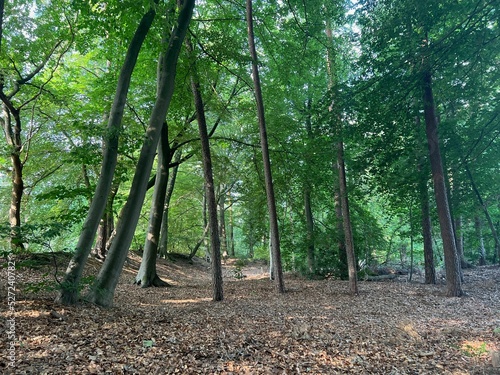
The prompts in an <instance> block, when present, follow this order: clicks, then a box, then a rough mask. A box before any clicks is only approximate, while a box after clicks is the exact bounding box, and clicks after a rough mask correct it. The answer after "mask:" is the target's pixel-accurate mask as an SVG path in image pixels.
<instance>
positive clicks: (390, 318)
mask: <svg viewBox="0 0 500 375" xmlns="http://www.w3.org/2000/svg"><path fill="white" fill-rule="evenodd" d="M196 262H198V261H196ZM196 262H195V264H188V263H186V262H180V261H179V262H175V263H172V262H170V263H169V262H167V261H165V262H163V261H162V262H160V264H159V266H158V270H159V274H160V276H162V277H163V278H164V279H165V280H166V281H169V282H171V283H172V284H174V286H173V287H170V288H163V289H159V288H148V289H141V288H138V287H136V286H134V285H132V284H131V281H132V280H133V277H134V276H135V270H136V267H137V266H138V263H137V260H136V259H131V261H130V262H129V264H127V265H126V270H125V272H124V273H123V275H122V279H121V282H120V284H119V286H118V288H117V292H116V298H115V305H114V307H113V308H111V309H106V310H104V309H100V308H98V307H96V306H93V305H88V304H82V305H80V306H77V307H65V306H61V305H57V304H54V303H53V302H52V301H53V293H50V292H43V293H38V295H33V294H27V293H26V292H23V291H21V292H18V300H19V302H18V303H17V305H16V313H15V314H16V335H17V342H16V372H15V373H17V374H23V373H26V374H69V373H74V374H87V373H88V374H101V373H115V374H134V373H135V374H171V373H182V374H197V373H202V374H230V373H233V374H245V373H247V374H275V373H276V374H299V373H304V372H307V373H312V374H346V373H352V374H498V373H500V368H494V367H493V366H492V363H491V353H493V352H496V351H499V350H500V344H499V341H500V315H499V311H500V291H499V286H500V270H499V268H498V267H480V268H476V269H472V270H466V271H465V272H466V273H465V281H466V283H465V285H464V289H465V291H466V292H467V295H466V296H465V297H463V298H447V297H445V292H446V291H445V286H444V285H437V286H429V285H423V284H420V283H416V282H415V283H407V282H404V281H402V280H392V281H387V282H360V295H359V296H357V297H351V296H349V295H348V294H347V290H348V286H347V283H346V282H343V281H335V280H323V281H310V280H305V279H302V278H300V277H296V276H292V275H287V276H286V277H285V283H286V287H287V293H286V294H284V295H278V294H276V291H275V288H274V286H273V285H272V283H271V282H270V281H269V280H268V278H267V274H265V271H266V270H265V267H263V266H261V265H249V267H248V268H252V267H253V269H252V270H251V272H250V271H248V268H245V267H243V269H242V272H243V274H245V272H246V271H248V272H249V273H248V275H249V276H248V277H247V278H243V279H235V278H234V277H232V275H234V273H231V272H229V271H231V267H233V266H234V265H232V264H228V265H226V268H225V271H228V273H227V274H226V277H225V280H224V286H225V290H224V296H225V300H224V301H222V302H217V303H215V302H212V301H211V281H210V275H209V273H208V272H209V267H208V265H207V264H204V263H203V262H202V261H199V262H201V263H196ZM95 266H96V267H97V266H98V265H95ZM261 268H262V272H260V270H261ZM42 272H44V271H43V270H38V271H27V270H18V271H17V273H18V274H19V280H21V279H23V280H24V281H23V283H25V282H27V279H30V280H33V278H35V277H42V276H41V275H42ZM21 274H23V277H21ZM2 277H3V280H5V275H4V270H2ZM20 284H22V283H21V282H20ZM19 288H22V285H19ZM2 293H4V287H3V286H2ZM5 310H6V304H5V302H4V303H2V314H3V315H5ZM2 345H3V347H2V348H1V349H2V350H3V349H4V347H5V345H6V343H5V341H3V342H2ZM2 360H3V358H2ZM4 365H5V363H4V364H3V365H1V364H0V366H4ZM4 370H5V369H4V368H0V371H4ZM4 372H5V371H4Z"/></svg>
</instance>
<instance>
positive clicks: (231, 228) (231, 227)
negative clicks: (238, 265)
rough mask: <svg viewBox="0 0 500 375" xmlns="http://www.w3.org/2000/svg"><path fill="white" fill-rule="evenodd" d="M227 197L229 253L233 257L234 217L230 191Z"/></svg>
mask: <svg viewBox="0 0 500 375" xmlns="http://www.w3.org/2000/svg"><path fill="white" fill-rule="evenodd" d="M228 197H229V255H230V256H231V257H233V258H234V257H235V256H236V254H235V251H234V217H233V204H232V200H231V192H230V191H229V192H228Z"/></svg>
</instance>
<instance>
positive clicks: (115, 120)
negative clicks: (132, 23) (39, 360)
mask: <svg viewBox="0 0 500 375" xmlns="http://www.w3.org/2000/svg"><path fill="white" fill-rule="evenodd" d="M155 14H156V12H155V10H154V7H152V8H151V9H150V10H149V11H148V12H147V13H146V14H145V15H144V16H143V17H142V20H141V22H140V23H139V26H138V27H137V30H136V31H135V34H134V36H133V38H132V40H131V42H130V45H129V47H128V51H127V54H126V56H125V61H124V63H123V66H122V69H121V71H120V76H119V77H118V83H117V86H116V93H115V98H114V101H113V105H112V107H111V111H110V115H109V120H108V127H107V133H106V134H107V135H106V137H105V140H104V141H105V145H104V158H103V161H102V165H101V172H100V174H99V180H98V182H97V186H96V190H95V193H94V197H93V199H92V203H91V205H90V208H89V211H88V213H87V217H86V219H85V222H84V224H83V228H82V231H81V232H80V237H79V239H78V243H77V245H76V251H75V253H74V255H73V258H72V259H71V261H70V262H69V265H68V268H67V270H66V275H65V276H64V280H63V282H62V289H61V292H60V295H59V297H58V299H59V301H60V302H61V303H64V304H74V303H76V302H77V300H78V286H79V283H80V279H81V277H82V273H83V268H84V266H85V263H86V261H87V258H88V256H89V254H90V251H91V249H92V243H93V241H94V237H95V234H96V230H97V227H98V226H99V222H100V220H101V218H102V216H103V214H104V210H105V209H106V202H107V200H108V195H109V192H110V190H111V184H112V182H113V175H114V172H115V168H116V164H117V158H118V138H119V135H120V132H121V123H122V118H123V112H124V109H125V103H126V100H127V93H128V89H129V86H130V79H131V77H132V72H133V70H134V67H135V64H136V62H137V57H138V55H139V51H140V50H141V47H142V43H143V42H144V39H145V38H146V35H147V34H148V31H149V29H150V27H151V24H152V23H153V20H154V17H155Z"/></svg>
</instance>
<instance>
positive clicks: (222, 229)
mask: <svg viewBox="0 0 500 375" xmlns="http://www.w3.org/2000/svg"><path fill="white" fill-rule="evenodd" d="M218 203H219V238H220V252H221V254H222V256H223V258H224V259H225V258H227V257H228V252H227V235H226V193H225V189H224V186H220V189H219V200H218Z"/></svg>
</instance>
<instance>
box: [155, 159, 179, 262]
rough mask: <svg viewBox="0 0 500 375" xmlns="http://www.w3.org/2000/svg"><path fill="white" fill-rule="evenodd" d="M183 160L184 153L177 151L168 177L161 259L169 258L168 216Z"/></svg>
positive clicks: (162, 224) (161, 235)
mask: <svg viewBox="0 0 500 375" xmlns="http://www.w3.org/2000/svg"><path fill="white" fill-rule="evenodd" d="M181 158H182V151H181V150H177V151H176V152H175V155H174V164H175V166H174V167H173V168H172V171H171V172H170V173H169V176H168V183H167V193H166V195H165V207H164V209H163V218H162V220H161V229H160V248H159V251H158V254H159V255H160V257H161V258H166V257H167V252H168V214H169V210H170V201H171V199H172V194H173V193H174V187H175V180H176V179H177V171H178V170H179V162H180V161H181Z"/></svg>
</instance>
